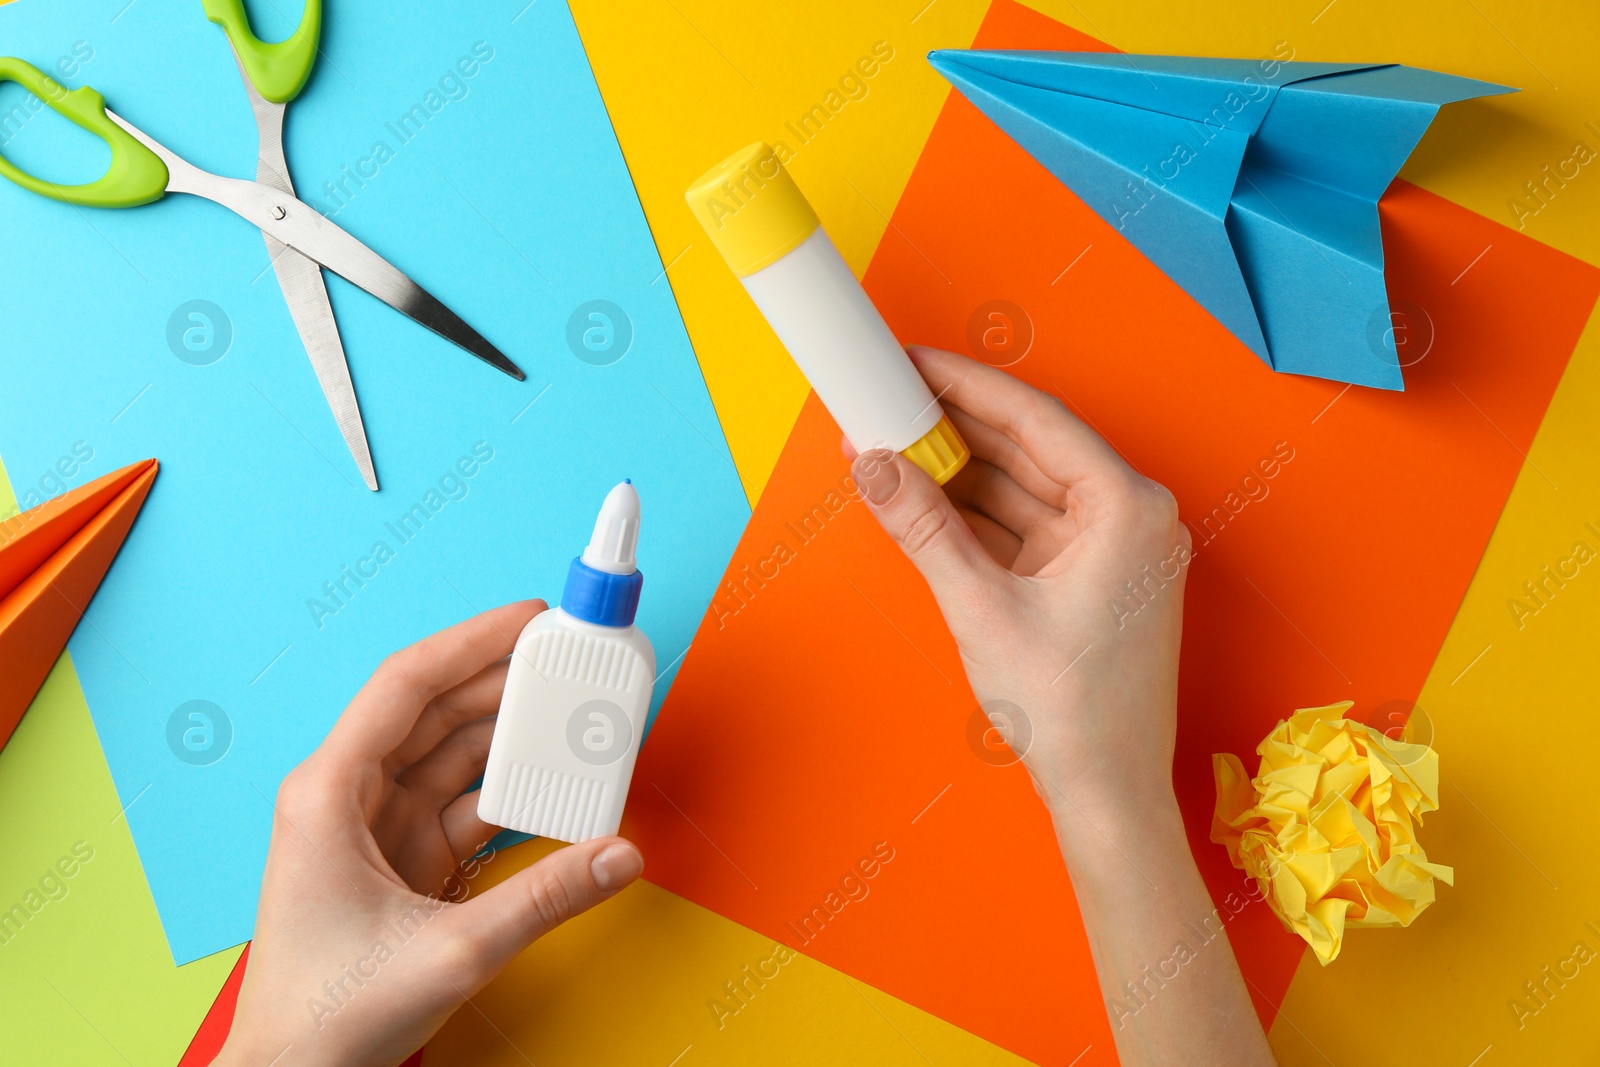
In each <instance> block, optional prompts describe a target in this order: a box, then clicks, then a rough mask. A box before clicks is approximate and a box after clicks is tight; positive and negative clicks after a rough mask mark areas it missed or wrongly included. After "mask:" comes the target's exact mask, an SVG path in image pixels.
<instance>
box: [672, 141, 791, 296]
mask: <svg viewBox="0 0 1600 1067" xmlns="http://www.w3.org/2000/svg"><path fill="white" fill-rule="evenodd" d="M684 198H685V199H686V200H688V201H689V210H691V211H693V212H694V217H695V218H697V219H699V220H700V225H701V226H704V227H705V230H706V233H707V234H708V235H710V237H711V243H712V244H714V245H716V246H717V251H718V252H721V253H722V258H723V259H725V260H727V261H728V266H730V267H732V268H733V272H734V273H735V274H737V275H738V276H739V277H741V278H743V277H745V276H746V275H750V274H754V273H755V272H756V271H758V270H760V269H761V268H762V267H767V266H771V265H772V264H773V263H776V262H777V261H778V260H780V259H782V258H783V257H784V256H786V255H788V254H789V253H790V252H792V251H794V250H795V249H796V248H798V247H799V246H800V243H801V242H802V241H804V240H805V239H806V238H807V237H810V236H811V235H812V233H814V232H815V231H816V229H817V227H818V226H820V225H822V224H821V223H820V222H818V221H817V213H816V212H815V211H812V210H811V205H810V204H808V203H807V202H806V198H805V196H804V194H802V193H801V192H800V187H799V186H797V185H795V183H794V179H793V178H791V177H789V172H788V171H786V170H784V169H783V164H782V163H779V162H778V157H777V156H776V155H775V154H773V151H772V146H771V145H768V144H766V143H764V142H761V141H757V142H756V143H755V144H753V145H748V146H746V147H744V148H741V149H739V151H737V152H735V153H734V154H733V155H731V156H729V157H728V158H727V159H724V160H723V161H722V162H721V163H718V164H717V165H716V166H714V167H712V168H711V169H710V170H708V171H706V172H705V173H704V174H702V175H701V176H700V177H699V178H698V179H697V180H696V181H695V183H694V184H693V185H691V186H689V191H688V192H687V193H685V194H684Z"/></svg>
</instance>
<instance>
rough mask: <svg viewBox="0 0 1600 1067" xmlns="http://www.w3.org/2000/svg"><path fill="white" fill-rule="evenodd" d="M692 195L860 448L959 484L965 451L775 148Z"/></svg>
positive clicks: (713, 175)
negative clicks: (886, 453)
mask: <svg viewBox="0 0 1600 1067" xmlns="http://www.w3.org/2000/svg"><path fill="white" fill-rule="evenodd" d="M685 195H686V198H687V199H688V201H689V208H690V210H692V211H693V212H694V214H695V217H696V218H698V219H699V220H700V225H702V226H704V227H705V230H706V233H707V234H709V235H710V237H711V243H712V244H714V245H716V246H717V251H719V252H721V253H722V257H723V258H724V259H725V260H727V261H728V266H730V267H732V268H733V272H734V273H735V274H737V275H738V276H739V280H740V281H742V282H743V283H744V287H745V291H746V292H748V293H749V294H750V297H751V299H753V300H754V301H755V303H756V307H758V308H760V309H761V314H762V315H764V316H765V317H766V320H767V323H768V324H769V325H770V326H771V327H772V331H773V332H774V333H776V334H777V335H778V340H780V341H782V342H783V346H784V347H785V348H786V349H788V350H789V355H790V356H791V357H793V359H794V361H795V363H797V364H798V365H799V367H800V370H801V371H802V372H803V373H804V374H805V376H806V379H807V380H808V381H810V383H811V387H812V388H813V389H815V390H816V391H817V396H818V397H819V398H821V400H822V403H823V404H824V405H825V406H826V407H827V409H828V412H829V413H830V414H831V415H832V416H833V419H834V421H835V422H837V423H838V424H839V428H840V429H841V430H843V431H844V435H845V437H846V438H848V439H849V441H850V444H851V446H852V447H853V448H855V450H856V451H857V452H865V451H867V450H868V449H871V448H887V449H890V450H891V451H894V452H899V453H900V454H901V455H903V456H905V457H906V458H907V459H908V460H910V461H911V462H912V463H915V464H916V465H917V466H919V467H921V468H922V469H923V470H925V471H927V472H928V474H929V475H930V476H931V477H932V478H933V480H934V481H936V482H938V483H939V484H941V485H943V484H944V483H945V482H947V481H949V480H950V479H951V478H953V477H955V474H956V472H957V471H959V470H960V469H961V468H962V466H963V465H964V464H965V463H966V462H967V457H968V455H969V453H968V451H967V445H966V442H965V441H963V440H962V439H961V435H960V434H959V433H958V432H956V428H955V426H954V425H952V424H951V422H950V419H949V417H948V416H946V415H945V413H944V411H943V409H941V408H940V407H939V402H938V401H937V400H936V399H934V396H933V393H932V392H931V391H930V390H929V389H928V385H927V383H926V382H924V381H923V380H922V375H920V374H918V373H917V368H916V367H915V366H914V365H912V362H911V359H910V357H908V356H907V355H906V353H905V349H903V348H901V347H900V343H899V342H898V341H896V340H895V337H894V334H893V333H891V332H889V327H888V325H887V324H886V323H885V322H884V321H883V316H882V315H879V314H878V309H877V308H875V307H873V306H872V301H871V300H870V299H868V297H867V294H866V292H865V291H864V290H863V289H862V288H861V284H860V283H859V282H857V281H856V277H855V275H854V274H852V273H851V272H850V268H849V267H848V266H846V264H845V262H844V260H843V259H842V258H841V257H840V255H839V252H838V250H837V249H836V248H834V246H833V242H832V241H830V240H829V239H828V235H827V233H826V232H825V231H824V230H823V229H822V224H821V223H820V222H818V221H817V215H816V212H814V211H812V210H811V205H810V204H809V203H807V202H806V198H805V196H804V195H803V194H801V192H800V189H799V187H798V186H796V185H795V183H794V179H793V178H791V177H790V176H789V172H788V171H786V170H784V168H783V164H781V163H779V162H778V158H777V156H775V155H774V154H773V151H772V149H771V148H770V147H769V146H767V145H765V144H761V143H757V144H753V145H750V146H749V147H747V148H743V149H740V150H739V151H737V152H735V153H734V154H733V155H731V156H729V157H728V158H727V159H725V160H723V161H722V162H721V163H718V164H717V165H716V166H715V167H712V168H711V169H710V170H708V171H707V172H706V173H705V174H704V175H702V176H701V177H700V179H699V180H698V181H696V182H695V183H694V184H693V185H691V186H690V187H689V191H688V193H687V194H685Z"/></svg>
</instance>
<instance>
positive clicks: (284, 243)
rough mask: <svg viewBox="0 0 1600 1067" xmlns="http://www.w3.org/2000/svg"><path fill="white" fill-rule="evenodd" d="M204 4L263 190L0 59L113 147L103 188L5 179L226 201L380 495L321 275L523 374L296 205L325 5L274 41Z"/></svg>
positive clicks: (21, 63)
mask: <svg viewBox="0 0 1600 1067" xmlns="http://www.w3.org/2000/svg"><path fill="white" fill-rule="evenodd" d="M201 2H202V6H203V7H204V9H205V12H206V17H207V18H209V19H210V20H211V21H212V22H215V23H218V24H220V25H221V26H222V28H223V29H224V30H226V31H227V34H228V41H229V44H231V45H232V47H233V53H234V60H235V61H236V62H237V63H238V65H239V73H240V76H241V78H242V79H243V81H244V85H245V92H246V93H247V95H248V96H249V98H250V108H251V111H252V112H254V114H255V119H256V131H257V138H258V144H259V150H258V154H259V158H258V160H257V163H256V180H255V181H245V180H243V179H239V178H226V177H223V176H221V175H217V174H212V173H210V172H209V171H204V170H201V169H200V168H199V167H196V166H194V165H193V164H191V163H189V162H187V161H186V160H184V159H183V158H182V157H180V156H179V155H177V153H175V152H173V151H172V150H170V149H168V148H166V147H164V146H163V145H161V144H160V143H159V142H157V141H156V140H155V139H154V138H152V137H151V136H149V135H148V134H146V133H144V132H143V131H141V130H139V129H138V128H137V127H135V126H134V125H133V124H132V123H130V122H128V121H127V120H126V119H124V118H122V117H121V116H120V115H118V114H116V113H115V112H113V111H111V110H109V109H108V108H107V107H106V103H105V98H104V97H103V96H101V95H100V93H98V92H96V91H95V90H94V89H92V88H90V87H89V86H80V87H79V88H77V89H73V90H71V91H68V90H66V89H65V88H63V87H62V86H61V85H60V84H59V83H58V82H56V81H55V80H54V79H53V78H51V77H50V76H49V75H47V74H45V73H44V72H42V71H40V70H39V69H38V68H37V67H35V66H33V65H32V64H30V63H28V62H27V61H25V60H21V59H15V58H10V57H0V81H14V82H16V83H17V84H19V85H21V86H22V87H23V88H24V89H27V90H28V91H29V92H31V93H33V94H34V95H35V96H37V97H38V98H39V99H40V100H42V101H44V102H45V103H46V104H47V105H48V106H49V107H50V108H51V109H52V110H54V111H55V112H56V113H58V114H60V115H62V116H63V117H64V118H66V119H68V120H69V121H71V122H72V123H74V124H75V125H77V126H79V127H80V128H82V129H84V130H87V131H88V132H90V133H92V134H94V135H96V136H97V137H99V138H100V139H101V140H103V141H105V142H106V146H107V147H108V148H110V150H111V165H110V166H109V167H108V168H107V170H106V173H105V174H104V175H102V176H101V177H100V178H98V179H97V180H95V181H92V182H87V183H85V184H82V185H59V184H56V183H54V182H47V181H43V180H41V179H39V178H35V177H34V176H32V175H31V174H27V173H25V172H24V171H22V170H21V169H19V168H18V167H16V166H15V165H13V164H12V163H11V162H10V161H9V160H7V159H6V158H5V157H4V156H3V155H0V176H3V177H5V178H7V179H9V180H10V181H12V182H14V183H16V184H17V185H20V186H22V187H23V188H24V189H27V190H29V191H31V192H34V193H38V194H39V195H41V196H47V197H50V198H51V199H53V200H60V201H63V202H65V203H69V204H79V205H82V206H86V207H105V208H111V207H138V206H140V205H143V204H149V203H152V202H154V201H156V200H159V199H160V198H161V197H162V196H164V195H166V194H167V193H189V194H190V195H193V196H201V197H204V198H206V199H207V200H211V201H214V202H215V203H218V204H221V205H222V206H223V207H225V208H227V209H229V210H230V211H232V212H234V213H235V214H237V215H238V216H240V217H241V218H243V219H244V220H245V221H246V222H249V223H250V224H251V225H253V226H256V227H257V228H259V229H260V230H261V235H262V238H263V239H264V240H265V241H266V245H267V254H268V255H269V256H270V257H271V260H272V268H273V271H274V272H275V273H276V274H277V277H278V284H279V286H280V287H281V288H282V290H283V295H284V300H285V301H286V302H287V303H288V305H289V314H290V316H291V317H292V318H293V319H294V324H295V328H296V329H297V330H298V331H299V334H300V340H301V341H302V342H303V343H304V345H305V348H306V353H307V354H308V355H309V356H310V357H311V366H312V369H313V370H314V371H315V372H316V375H317V381H318V383H319V384H320V385H321V386H322V392H323V395H324V396H325V397H326V398H327V401H328V406H329V408H330V409H331V410H332V412H333V417H334V421H335V422H336V423H338V426H339V431H340V433H342V434H343V435H344V440H345V444H346V445H347V446H348V447H349V449H350V454H351V456H352V457H353V458H354V459H355V461H356V466H357V467H358V468H359V469H360V471H361V476H362V479H363V480H364V481H365V482H366V484H367V488H368V489H371V490H374V491H376V490H377V488H378V478H377V474H376V472H375V471H374V470H373V466H372V454H371V451H370V450H369V449H368V447H367V437H366V429H365V427H364V426H363V425H362V421H361V409H360V407H359V406H358V404H357V402H356V395H355V387H354V385H352V383H351V381H350V368H349V366H348V364H347V363H346V360H345V354H344V345H343V343H342V342H341V341H340V339H339V327H338V325H337V323H336V322H335V321H334V317H333V307H332V305H330V304H329V302H328V290H327V286H326V285H325V284H324V282H323V278H322V268H324V267H325V268H327V269H328V270H331V271H333V272H334V273H335V274H337V275H339V276H340V277H342V278H344V279H345V280H346V281H348V282H350V283H352V284H353V285H355V286H357V287H358V288H361V289H365V290H366V291H367V292H368V293H371V294H372V295H373V296H375V297H377V298H378V299H379V300H381V301H383V302H384V303H385V304H388V305H389V306H390V307H392V308H394V309H395V310H396V311H398V312H400V313H401V314H402V315H405V316H407V317H408V318H410V319H412V320H414V321H415V322H417V323H420V324H421V325H423V326H426V327H427V328H428V329H430V330H432V331H433V332H434V333H436V334H438V335H439V336H440V337H443V338H444V339H445V340H447V341H450V342H452V343H453V344H456V345H459V346H460V347H461V348H464V349H466V350H467V351H468V352H470V353H472V354H473V355H474V356H477V357H478V358H479V359H481V360H483V361H484V362H485V363H488V364H489V365H490V366H492V367H495V368H496V369H498V370H501V371H503V372H505V373H506V374H508V375H510V376H511V377H512V378H515V379H516V380H517V381H519V382H520V381H523V380H524V379H525V377H526V375H524V374H523V373H522V370H521V368H519V367H518V366H517V365H516V364H515V363H513V362H511V360H509V359H507V358H506V357H505V356H504V355H503V354H502V353H501V352H500V350H499V349H497V348H495V346H494V345H492V344H490V343H489V342H488V341H487V340H485V339H484V338H483V337H482V336H481V335H480V334H479V333H478V332H477V331H476V330H474V329H473V328H472V327H471V326H468V325H467V324H466V323H465V322H463V321H462V320H461V319H460V317H458V316H457V315H456V314H455V312H453V311H451V310H450V309H449V308H448V307H446V306H445V305H444V304H442V303H441V302H440V301H439V300H438V299H436V298H435V297H434V296H433V295H432V294H430V293H429V292H428V291H427V290H425V289H423V288H422V286H420V285H418V284H417V283H416V282H414V281H412V280H411V279H410V278H408V277H406V275H405V274H403V273H401V271H400V270H399V269H398V268H396V267H395V266H393V265H392V264H391V263H389V262H388V261H387V260H385V259H384V258H383V257H382V256H380V255H378V254H377V253H376V252H374V251H373V250H372V249H370V248H368V247H367V246H366V245H364V244H362V243H361V242H360V241H358V240H356V238H354V237H352V236H351V235H350V234H349V233H347V232H345V231H344V230H343V229H341V228H340V227H339V226H337V225H336V224H334V222H333V221H332V220H330V219H327V218H324V217H323V215H322V214H321V213H320V212H318V211H317V210H316V209H315V208H313V207H311V206H310V205H309V204H306V203H304V202H303V201H301V200H298V199H296V198H295V195H294V185H293V183H292V182H291V181H290V179H289V167H288V164H287V162H286V161H285V159H284V154H283V116H284V111H285V110H286V108H287V106H288V102H289V101H290V100H292V99H294V98H295V97H296V96H297V95H299V93H300V90H301V89H302V88H303V87H304V86H305V83H306V79H307V78H308V77H309V76H310V74H311V65H312V62H313V61H314V60H315V58H316V53H317V40H318V37H319V35H320V31H321V25H322V2H321V0H306V4H305V11H304V13H303V14H302V15H301V18H300V25H299V27H298V28H297V29H296V30H295V32H294V33H292V34H291V35H290V36H289V37H287V38H285V39H284V40H282V41H278V42H275V43H270V44H269V43H266V42H263V41H261V40H259V39H258V38H257V37H256V36H255V34H254V33H253V32H252V31H251V29H250V22H249V18H248V16H247V15H246V14H245V10H244V4H243V0H201Z"/></svg>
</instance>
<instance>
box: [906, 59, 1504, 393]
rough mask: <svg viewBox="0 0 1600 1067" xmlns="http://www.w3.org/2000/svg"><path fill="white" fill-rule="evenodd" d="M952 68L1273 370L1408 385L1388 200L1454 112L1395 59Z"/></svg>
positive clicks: (1425, 78) (1459, 90)
mask: <svg viewBox="0 0 1600 1067" xmlns="http://www.w3.org/2000/svg"><path fill="white" fill-rule="evenodd" d="M928 60H929V62H931V63H932V64H933V66H934V68H935V69H936V70H938V71H939V73H941V74H943V75H944V76H945V77H946V78H947V79H949V81H950V82H951V84H953V85H954V86H955V87H956V88H958V89H960V90H961V92H962V93H963V94H964V95H966V97H967V98H968V99H970V100H971V101H972V102H973V103H974V104H976V105H977V106H978V108H979V109H980V110H982V111H983V112H984V114H986V115H988V116H989V118H990V119H992V120H993V121H994V122H995V123H996V124H997V125H998V126H999V127H1000V128H1001V129H1002V130H1004V131H1005V132H1006V133H1007V134H1009V135H1010V136H1011V137H1012V138H1013V139H1015V140H1016V142H1017V143H1018V144H1020V145H1021V146H1022V147H1023V148H1024V149H1026V150H1027V151H1028V153H1029V154H1031V155H1032V156H1033V157H1034V158H1035V159H1037V160H1038V161H1039V162H1040V163H1042V164H1044V166H1045V167H1047V168H1048V169H1049V170H1050V171H1051V173H1053V174H1054V175H1055V176H1056V177H1057V178H1059V179H1060V180H1061V181H1062V182H1063V183H1064V184H1066V186H1067V187H1068V188H1070V189H1071V190H1072V191H1073V192H1074V193H1076V194H1077V195H1078V196H1079V197H1080V198H1081V199H1082V200H1083V201H1084V202H1085V203H1086V204H1088V205H1089V206H1090V207H1091V208H1093V209H1094V210H1095V211H1096V212H1097V213H1098V214H1099V215H1100V216H1101V217H1102V218H1104V219H1105V220H1106V221H1107V222H1109V223H1110V224H1111V225H1112V226H1115V227H1116V228H1117V229H1118V230H1120V231H1121V232H1122V234H1123V236H1125V237H1127V238H1128V240H1130V241H1132V242H1133V244H1134V245H1135V246H1136V247H1137V248H1138V249H1139V250H1140V251H1141V252H1143V253H1144V254H1145V255H1147V256H1149V257H1150V259H1151V260H1152V261H1154V262H1155V264H1156V266H1158V267H1160V268H1161V269H1162V270H1163V271H1165V272H1166V273H1167V275H1168V276H1169V277H1170V278H1172V280H1173V281H1175V282H1177V283H1178V284H1179V285H1181V286H1183V288H1184V289H1185V290H1186V291H1187V292H1188V293H1189V294H1190V295H1191V296H1193V297H1194V298H1195V300H1197V301H1199V303H1200V304H1201V306H1203V307H1204V308H1205V309H1206V310H1207V311H1209V312H1211V314H1212V315H1214V316H1216V317H1217V319H1218V320H1219V321H1220V322H1221V323H1222V324H1223V325H1224V326H1226V327H1227V328H1228V330H1229V331H1230V332H1232V333H1233V335H1234V336H1235V337H1237V338H1239V340H1241V341H1243V342H1244V343H1245V344H1246V345H1248V346H1249V347H1250V348H1251V350H1252V351H1254V352H1255V353H1256V355H1258V356H1260V357H1261V358H1262V359H1263V360H1265V361H1266V363H1267V365H1268V366H1270V367H1272V368H1273V369H1274V370H1279V371H1284V372H1287V373H1291V374H1307V375H1313V376H1315V377H1319V378H1331V379H1333V380H1335V381H1341V382H1353V383H1355V384H1357V385H1368V386H1376V387H1379V388H1384V389H1403V388H1405V383H1404V380H1403V379H1402V378H1401V375H1400V363H1399V359H1398V356H1397V354H1396V351H1395V347H1394V338H1393V331H1392V330H1391V329H1389V324H1390V319H1389V301H1388V294H1387V292H1386V291H1385V288H1384V278H1383V238H1382V233H1381V231H1380V229H1379V225H1378V198H1379V197H1381V196H1382V195H1383V192H1384V190H1385V189H1387V188H1388V187H1389V183H1390V182H1391V181H1393V180H1394V177H1395V175H1396V174H1397V173H1398V172H1399V170H1400V166H1401V164H1403V163H1404V162H1405V161H1406V157H1408V156H1409V155H1410V154H1411V151H1412V149H1414V148H1415V147H1416V145H1417V142H1418V141H1419V140H1421V138H1422V134H1423V132H1424V131H1426V130H1427V128H1428V124H1429V123H1430V122H1432V121H1433V116H1434V115H1435V114H1436V113H1437V112H1438V110H1439V108H1440V106H1441V105H1443V104H1447V103H1451V102H1453V101H1457V100H1466V99H1469V98H1471V97H1476V96H1489V95H1494V94H1498V93H1508V92H1515V91H1516V90H1514V89H1510V88H1508V87H1506V86H1503V85H1495V84H1493V83H1490V82H1482V81H1475V80H1473V79H1471V78H1460V77H1456V76H1455V75H1452V74H1440V73H1437V72H1435V71H1431V70H1420V69H1417V68H1415V67H1405V66H1400V65H1397V64H1352V63H1296V62H1280V61H1277V60H1271V59H1268V60H1249V59H1200V58H1191V57H1186V56H1131V55H1122V54H1119V53H1103V52H978V51H953V50H952V51H937V52H932V53H930V54H929V56H928Z"/></svg>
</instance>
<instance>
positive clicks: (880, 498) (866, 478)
mask: <svg viewBox="0 0 1600 1067" xmlns="http://www.w3.org/2000/svg"><path fill="white" fill-rule="evenodd" d="M850 473H851V475H852V476H853V477H854V478H855V480H856V484H857V485H859V486H860V487H861V489H862V491H863V492H864V493H866V494H867V499H868V500H869V501H871V502H872V503H874V504H882V503H885V502H887V501H888V499H889V498H890V497H892V496H894V492H895V490H896V489H899V488H900V467H899V466H898V465H897V464H896V463H895V461H894V453H893V452H890V451H888V450H887V449H883V448H874V449H872V450H871V451H868V452H863V453H861V455H859V456H857V457H856V461H855V462H854V463H853V464H851V465H850Z"/></svg>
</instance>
